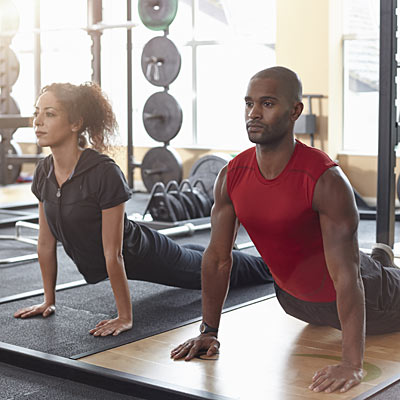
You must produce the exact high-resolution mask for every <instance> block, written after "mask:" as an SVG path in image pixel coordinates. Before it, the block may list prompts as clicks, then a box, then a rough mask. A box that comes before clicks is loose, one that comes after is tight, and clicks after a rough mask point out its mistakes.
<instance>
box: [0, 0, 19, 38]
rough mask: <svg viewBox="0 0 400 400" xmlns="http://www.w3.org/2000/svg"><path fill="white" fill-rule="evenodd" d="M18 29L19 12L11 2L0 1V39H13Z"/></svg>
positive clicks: (9, 0)
mask: <svg viewBox="0 0 400 400" xmlns="http://www.w3.org/2000/svg"><path fill="white" fill-rule="evenodd" d="M18 28H19V12H18V9H17V7H16V6H15V4H14V3H13V2H12V1H11V0H1V1H0V37H1V36H3V37H9V38H10V37H13V36H14V35H15V34H16V33H17V32H18Z"/></svg>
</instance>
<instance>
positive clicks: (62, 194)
mask: <svg viewBox="0 0 400 400" xmlns="http://www.w3.org/2000/svg"><path fill="white" fill-rule="evenodd" d="M32 192H33V193H34V194H35V196H36V197H37V198H38V199H39V201H41V202H43V206H44V211H45V215H46V219H47V223H48V225H49V227H50V230H51V232H52V234H53V235H54V237H55V238H56V239H57V240H58V241H60V242H61V243H62V244H63V246H64V249H65V251H66V253H67V254H68V255H69V256H70V257H71V259H72V260H73V261H74V263H75V264H76V265H77V267H78V269H79V271H80V272H81V273H82V275H83V276H84V278H85V279H86V281H87V282H89V283H96V282H98V281H100V280H103V279H105V278H106V277H107V271H106V263H105V258H104V252H103V244H102V214H101V211H102V210H104V209H107V208H111V207H115V206H117V205H119V204H121V203H124V202H125V201H127V200H128V199H129V198H130V197H131V191H130V189H129V187H128V185H127V183H126V180H125V177H124V175H123V173H122V171H121V170H120V168H119V167H118V165H117V164H116V163H115V162H114V161H113V160H112V159H111V158H110V157H108V156H106V155H104V154H100V153H98V152H97V151H95V150H92V149H86V150H84V151H83V153H82V154H81V157H80V159H79V161H78V163H77V165H76V168H75V171H74V172H73V173H72V174H71V176H70V178H69V179H68V180H67V181H66V182H64V183H63V185H62V186H61V187H59V186H58V183H57V180H56V178H55V174H54V164H53V156H52V155H50V156H48V157H46V158H45V159H44V160H41V161H40V162H39V163H38V166H37V168H36V170H35V176H34V179H33V182H32ZM124 219H125V221H124V247H126V244H127V246H128V247H131V248H132V247H133V246H134V244H135V243H137V242H138V240H139V238H138V235H139V232H137V231H138V229H137V228H138V225H136V224H134V223H133V222H132V221H130V220H128V219H127V217H126V214H125V216H124ZM139 230H140V229H139ZM139 241H140V240H139Z"/></svg>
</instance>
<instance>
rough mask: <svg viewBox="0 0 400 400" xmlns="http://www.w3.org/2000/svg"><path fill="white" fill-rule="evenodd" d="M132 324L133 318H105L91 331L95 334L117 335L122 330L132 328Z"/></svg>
mask: <svg viewBox="0 0 400 400" xmlns="http://www.w3.org/2000/svg"><path fill="white" fill-rule="evenodd" d="M132 325H133V324H132V319H124V318H120V317H117V318H114V319H105V320H103V321H100V322H99V323H98V324H97V325H96V327H95V328H93V329H91V330H90V331H89V333H90V334H91V335H93V336H108V335H113V336H117V335H119V334H120V333H121V332H124V331H128V330H129V329H131V328H132Z"/></svg>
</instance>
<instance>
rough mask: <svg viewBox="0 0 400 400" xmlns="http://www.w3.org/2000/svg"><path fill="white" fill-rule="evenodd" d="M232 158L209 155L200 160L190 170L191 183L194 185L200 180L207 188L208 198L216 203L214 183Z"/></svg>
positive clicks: (224, 155) (218, 154) (222, 155)
mask: <svg viewBox="0 0 400 400" xmlns="http://www.w3.org/2000/svg"><path fill="white" fill-rule="evenodd" d="M230 160H232V157H231V156H230V155H228V154H225V153H216V154H209V155H205V156H203V157H201V158H199V159H198V160H197V161H196V162H195V163H194V164H193V166H192V168H191V169H190V173H189V181H190V182H191V183H192V184H193V183H194V182H195V181H196V180H198V179H200V180H201V181H202V182H203V183H204V186H205V191H206V194H207V196H208V197H209V198H210V199H211V201H212V202H214V195H213V189H214V183H215V180H216V179H217V175H218V173H219V171H220V170H221V169H222V168H223V167H224V166H225V165H226V164H227V163H228V162H229V161H230Z"/></svg>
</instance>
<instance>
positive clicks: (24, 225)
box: [0, 221, 39, 265]
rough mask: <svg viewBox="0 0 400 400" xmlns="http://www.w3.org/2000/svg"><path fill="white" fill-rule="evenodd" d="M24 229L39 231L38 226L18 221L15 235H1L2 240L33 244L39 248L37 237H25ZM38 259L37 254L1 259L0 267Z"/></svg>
mask: <svg viewBox="0 0 400 400" xmlns="http://www.w3.org/2000/svg"><path fill="white" fill-rule="evenodd" d="M22 228H28V229H34V230H39V225H38V224H32V223H30V222H25V221H17V222H16V223H15V235H1V236H0V240H16V241H18V242H23V243H28V244H32V245H34V246H37V237H34V236H23V235H22V233H21V230H22ZM37 258H38V255H37V253H36V252H35V253H33V254H27V255H24V256H17V257H9V258H4V259H0V265H2V264H7V265H8V264H15V263H20V262H26V261H32V260H36V259H37Z"/></svg>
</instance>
